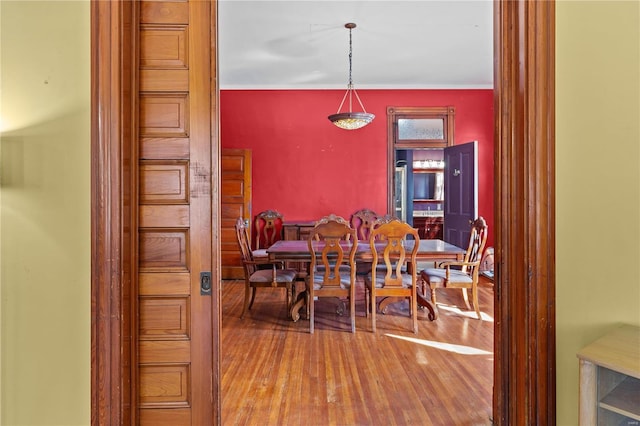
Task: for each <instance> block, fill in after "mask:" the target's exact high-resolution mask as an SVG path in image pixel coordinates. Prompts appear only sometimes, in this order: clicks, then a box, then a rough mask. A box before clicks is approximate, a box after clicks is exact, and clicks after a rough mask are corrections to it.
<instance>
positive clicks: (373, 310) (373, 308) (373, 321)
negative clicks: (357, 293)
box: [369, 284, 377, 333]
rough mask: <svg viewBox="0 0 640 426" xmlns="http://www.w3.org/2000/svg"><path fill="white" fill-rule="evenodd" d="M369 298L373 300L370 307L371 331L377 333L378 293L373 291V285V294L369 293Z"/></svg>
mask: <svg viewBox="0 0 640 426" xmlns="http://www.w3.org/2000/svg"><path fill="white" fill-rule="evenodd" d="M369 298H370V299H371V305H369V309H371V330H372V331H373V332H374V333H375V332H376V311H377V309H376V293H375V290H374V289H373V284H372V285H371V292H370V293H369Z"/></svg>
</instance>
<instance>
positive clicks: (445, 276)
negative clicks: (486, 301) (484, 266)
mask: <svg viewBox="0 0 640 426" xmlns="http://www.w3.org/2000/svg"><path fill="white" fill-rule="evenodd" d="M487 234H488V232H487V222H486V221H485V220H484V218H483V217H482V216H480V217H478V218H477V219H476V220H474V221H473V222H472V223H471V234H470V236H469V245H468V246H467V252H466V253H465V255H464V259H463V260H462V261H446V262H440V263H439V264H438V265H437V266H438V267H437V268H427V269H424V270H422V271H421V272H420V278H421V282H422V293H423V296H424V297H425V298H427V289H428V291H430V293H431V303H432V305H433V307H434V309H433V312H429V319H430V320H432V321H435V320H436V319H437V318H438V310H437V309H436V288H460V289H462V296H463V297H464V303H465V305H466V306H467V309H471V307H470V306H469V297H468V295H467V289H471V299H472V302H473V307H474V309H475V311H476V315H477V317H478V319H481V318H482V317H481V316H480V307H479V305H478V271H479V269H480V260H481V259H482V252H483V250H484V246H485V244H486V243H487Z"/></svg>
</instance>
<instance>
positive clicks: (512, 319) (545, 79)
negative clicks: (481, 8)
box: [494, 0, 556, 425]
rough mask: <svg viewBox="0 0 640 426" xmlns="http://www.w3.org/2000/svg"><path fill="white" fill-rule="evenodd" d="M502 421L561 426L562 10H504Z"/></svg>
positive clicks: (502, 6) (499, 163)
mask: <svg viewBox="0 0 640 426" xmlns="http://www.w3.org/2000/svg"><path fill="white" fill-rule="evenodd" d="M494 4H495V6H494V40H495V43H494V55H495V69H494V81H495V82H497V83H498V84H496V88H495V91H494V96H495V115H496V141H497V144H496V150H495V176H496V178H495V188H496V191H497V196H496V198H495V206H494V208H495V211H496V212H497V215H496V218H497V220H496V231H497V232H496V248H497V250H498V251H497V252H496V259H497V264H496V266H497V272H496V274H497V285H496V292H497V294H496V301H495V304H494V313H495V321H496V325H495V335H496V336H499V338H496V339H495V351H494V352H495V353H494V356H495V359H496V363H495V364H494V375H495V377H494V416H495V418H494V421H495V422H496V424H504V425H511V424H513V425H516V424H517V425H521V424H538V425H552V424H555V418H556V405H555V401H556V383H555V380H556V379H555V377H556V371H555V351H556V348H555V2H554V1H522V0H520V1H500V2H496V3H494Z"/></svg>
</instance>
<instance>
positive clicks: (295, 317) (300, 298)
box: [291, 291, 306, 322]
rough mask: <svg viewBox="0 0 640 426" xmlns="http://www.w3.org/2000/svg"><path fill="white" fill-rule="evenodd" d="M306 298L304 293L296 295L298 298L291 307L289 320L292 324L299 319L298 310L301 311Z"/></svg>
mask: <svg viewBox="0 0 640 426" xmlns="http://www.w3.org/2000/svg"><path fill="white" fill-rule="evenodd" d="M305 299H306V297H305V292H304V291H301V292H300V293H298V297H297V299H296V301H295V303H294V304H293V306H292V307H291V319H292V320H293V322H297V321H298V320H299V319H300V309H302V308H303V307H304V306H305V305H306V303H305V302H306V300H305Z"/></svg>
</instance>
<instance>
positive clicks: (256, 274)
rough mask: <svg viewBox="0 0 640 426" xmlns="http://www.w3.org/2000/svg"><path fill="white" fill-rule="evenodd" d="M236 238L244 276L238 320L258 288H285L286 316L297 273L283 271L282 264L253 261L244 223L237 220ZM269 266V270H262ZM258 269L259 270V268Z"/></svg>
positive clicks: (251, 301)
mask: <svg viewBox="0 0 640 426" xmlns="http://www.w3.org/2000/svg"><path fill="white" fill-rule="evenodd" d="M235 230H236V238H237V240H238V246H239V247H240V254H241V256H242V264H243V266H244V274H245V291H244V303H243V306H242V314H241V315H240V318H244V315H245V313H246V311H247V310H249V309H251V307H252V306H253V302H254V300H255V297H256V289H258V288H261V287H262V288H283V287H284V288H285V289H286V295H285V298H286V306H287V314H289V312H290V308H291V305H292V303H293V300H294V297H295V283H294V282H295V279H296V275H297V271H295V270H291V269H285V268H284V263H283V262H267V261H265V260H255V259H254V257H253V252H252V251H251V246H250V241H249V231H248V230H247V227H246V224H245V221H244V220H243V219H242V218H238V220H237V221H236V225H235ZM265 265H270V266H271V267H270V268H264V266H265ZM259 267H260V268H259Z"/></svg>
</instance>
